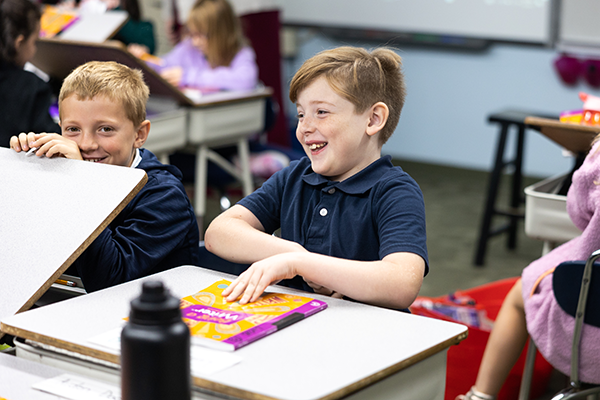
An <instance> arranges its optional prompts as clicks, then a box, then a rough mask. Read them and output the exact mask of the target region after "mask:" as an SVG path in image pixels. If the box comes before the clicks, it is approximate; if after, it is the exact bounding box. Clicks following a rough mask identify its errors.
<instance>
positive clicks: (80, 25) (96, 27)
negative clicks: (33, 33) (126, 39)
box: [41, 6, 129, 43]
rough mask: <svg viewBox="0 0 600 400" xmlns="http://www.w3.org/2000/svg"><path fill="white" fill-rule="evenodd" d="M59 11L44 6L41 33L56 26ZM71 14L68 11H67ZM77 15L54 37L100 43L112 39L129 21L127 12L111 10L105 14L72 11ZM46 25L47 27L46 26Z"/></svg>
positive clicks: (52, 7) (58, 9) (53, 7)
mask: <svg viewBox="0 0 600 400" xmlns="http://www.w3.org/2000/svg"><path fill="white" fill-rule="evenodd" d="M60 12H61V9H60V8H59V7H56V6H46V7H45V8H44V13H43V15H42V20H41V23H42V27H41V29H42V33H43V32H44V29H51V28H53V27H54V26H53V25H52V24H51V23H52V21H54V22H53V24H54V25H55V24H56V19H54V18H56V15H57V14H58V15H59V14H60ZM67 12H68V13H71V12H70V11H67ZM72 13H73V14H76V15H77V19H76V20H75V22H73V23H72V24H70V25H69V26H68V27H67V28H64V29H63V30H62V31H61V32H59V33H58V34H57V35H56V36H55V37H56V38H57V39H61V40H79V41H82V42H95V43H101V42H104V41H105V40H108V39H110V38H112V37H113V36H114V35H116V33H117V32H118V31H119V30H120V29H121V28H122V27H123V25H125V23H126V22H127V20H128V19H129V14H128V13H127V11H123V10H111V11H106V12H79V11H78V10H73V11H72ZM46 24H47V25H46Z"/></svg>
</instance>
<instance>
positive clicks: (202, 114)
mask: <svg viewBox="0 0 600 400" xmlns="http://www.w3.org/2000/svg"><path fill="white" fill-rule="evenodd" d="M37 46H38V50H37V52H36V55H35V57H34V59H33V60H32V64H34V65H35V66H36V67H38V68H40V69H41V70H42V71H44V72H46V73H47V74H48V75H50V76H52V77H56V78H61V79H62V78H64V77H66V76H67V75H68V74H69V73H70V72H71V71H72V70H73V69H74V68H75V67H77V66H79V65H81V64H83V63H85V62H86V61H91V60H97V61H117V62H119V63H122V64H125V65H127V66H129V67H131V68H136V69H139V70H141V71H143V73H144V79H145V81H146V83H147V84H148V86H149V87H150V94H151V98H150V100H149V102H148V107H147V109H148V110H147V111H148V118H149V119H150V122H151V127H150V134H149V136H148V140H147V142H146V144H145V146H144V147H146V148H147V149H148V150H150V151H152V152H154V153H155V154H156V155H157V156H158V157H159V158H160V159H161V161H162V162H168V155H169V154H171V153H173V152H175V151H176V150H183V151H188V152H193V153H195V154H196V174H195V179H196V181H195V187H194V190H195V195H194V211H195V212H196V215H197V216H198V217H203V216H204V214H205V208H206V181H207V173H208V160H210V161H213V162H215V163H216V164H217V165H219V166H220V167H221V168H223V169H224V170H225V171H226V172H227V173H229V174H230V175H232V176H233V177H235V178H236V179H238V180H239V181H240V182H242V185H243V191H244V195H248V194H250V193H251V192H252V191H253V190H254V182H253V179H252V173H251V171H250V152H249V149H248V139H249V137H250V136H253V135H255V134H257V133H260V132H261V131H262V129H263V127H264V118H265V104H266V99H267V97H270V96H271V94H272V90H271V89H270V88H258V89H254V90H248V91H239V92H233V91H230V92H218V93H212V94H205V95H202V96H201V97H200V98H197V99H196V98H193V97H188V96H187V95H186V94H185V93H184V92H182V91H181V90H179V89H178V88H176V87H174V86H172V85H171V84H169V83H168V82H166V81H165V80H164V79H163V78H162V77H161V76H160V75H158V74H157V73H156V72H155V71H154V70H153V69H151V68H150V67H148V65H147V64H146V63H145V62H144V61H141V60H140V59H138V58H137V57H135V56H134V55H132V54H131V53H129V52H128V51H127V48H126V47H125V46H124V45H123V44H122V43H120V42H116V41H107V42H104V43H83V42H74V41H65V40H54V39H40V40H38V45H37ZM222 146H237V150H238V156H239V159H240V167H239V168H238V167H236V166H235V165H233V164H232V163H230V162H229V161H228V160H226V159H224V158H223V157H221V156H219V154H218V153H216V152H215V151H214V149H216V148H219V147H222Z"/></svg>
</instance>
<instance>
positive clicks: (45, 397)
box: [0, 353, 64, 400]
mask: <svg viewBox="0 0 600 400" xmlns="http://www.w3.org/2000/svg"><path fill="white" fill-rule="evenodd" d="M63 373H64V371H61V370H60V369H57V368H52V367H49V366H47V365H42V364H39V363H36V362H33V361H28V360H23V359H21V358H18V357H15V356H9V355H7V354H2V353H0V398H5V399H7V400H52V399H55V400H56V399H58V397H56V396H54V395H51V394H48V393H44V392H41V391H39V390H35V389H32V388H31V386H32V385H34V384H36V383H38V382H41V381H45V380H46V379H50V378H54V377H56V376H59V375H62V374H63Z"/></svg>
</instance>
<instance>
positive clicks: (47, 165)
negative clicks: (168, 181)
mask: <svg viewBox="0 0 600 400" xmlns="http://www.w3.org/2000/svg"><path fill="white" fill-rule="evenodd" d="M146 181H147V177H146V173H145V172H144V171H143V170H141V169H135V168H125V167H118V166H113V165H103V164H92V163H89V162H85V161H78V160H69V159H66V158H57V159H49V158H46V157H42V158H39V157H37V156H35V155H27V154H26V153H25V152H21V153H17V152H15V151H13V150H11V149H8V148H1V147H0V191H1V194H0V210H2V211H1V213H2V216H1V217H0V318H4V317H8V316H10V315H13V314H15V313H17V312H19V311H23V310H26V309H28V308H30V307H31V306H32V305H33V303H35V301H36V300H37V299H38V298H39V297H40V296H41V295H42V294H43V293H44V292H45V291H46V290H47V289H48V288H49V287H50V285H51V284H52V283H53V282H54V281H55V280H56V278H58V276H60V274H61V273H63V272H64V271H65V270H66V269H67V268H68V267H69V265H71V264H72V262H73V261H74V260H75V259H76V258H77V257H78V256H79V254H81V253H82V252H83V250H85V249H86V248H87V247H88V245H89V244H90V243H91V242H92V241H93V240H94V239H95V238H96V237H97V236H98V235H99V234H100V233H101V232H102V230H104V228H105V227H106V226H108V224H109V223H110V222H111V221H112V220H113V219H114V217H115V216H116V215H118V213H119V212H120V211H121V210H122V209H123V208H124V207H125V205H127V203H129V201H131V199H132V198H133V197H134V196H135V195H136V194H137V193H138V192H139V190H140V189H141V188H142V187H143V186H144V184H145V183H146Z"/></svg>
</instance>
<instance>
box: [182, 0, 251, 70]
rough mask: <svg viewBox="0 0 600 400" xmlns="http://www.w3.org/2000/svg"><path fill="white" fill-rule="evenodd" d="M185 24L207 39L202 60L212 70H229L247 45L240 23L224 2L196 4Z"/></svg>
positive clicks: (199, 1) (202, 0) (211, 0)
mask: <svg viewBox="0 0 600 400" xmlns="http://www.w3.org/2000/svg"><path fill="white" fill-rule="evenodd" d="M187 24H188V27H189V28H191V29H192V30H195V31H197V32H198V33H200V34H203V35H206V37H207V39H208V43H207V49H206V53H205V56H206V59H207V60H208V62H209V63H210V65H211V66H213V67H218V66H228V65H229V64H230V63H231V60H233V57H235V55H236V54H237V53H238V51H240V49H241V48H242V47H243V46H244V44H245V43H246V39H245V38H244V35H243V33H242V27H241V24H240V20H239V18H238V17H237V16H236V15H235V13H234V12H233V9H232V8H231V5H230V4H229V3H228V2H227V1H226V0H197V1H196V3H194V7H193V8H192V10H191V11H190V15H189V17H188V21H187Z"/></svg>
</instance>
